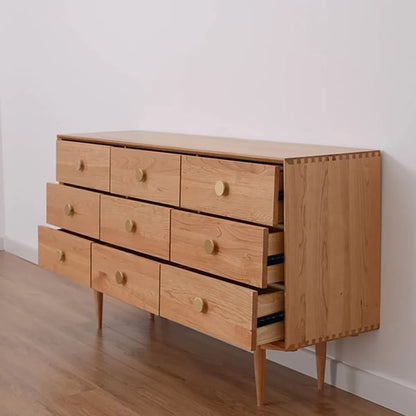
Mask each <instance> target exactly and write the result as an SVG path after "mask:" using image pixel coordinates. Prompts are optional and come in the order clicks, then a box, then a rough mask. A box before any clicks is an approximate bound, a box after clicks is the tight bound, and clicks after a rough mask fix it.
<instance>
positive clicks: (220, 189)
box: [215, 181, 228, 196]
mask: <svg viewBox="0 0 416 416" xmlns="http://www.w3.org/2000/svg"><path fill="white" fill-rule="evenodd" d="M227 189H228V186H227V184H226V183H225V182H223V181H217V182H215V193H216V194H217V195H218V196H224V195H226V194H227Z"/></svg>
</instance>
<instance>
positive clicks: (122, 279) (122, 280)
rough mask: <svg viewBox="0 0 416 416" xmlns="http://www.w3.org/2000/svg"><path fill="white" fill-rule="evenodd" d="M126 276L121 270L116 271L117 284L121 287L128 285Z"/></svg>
mask: <svg viewBox="0 0 416 416" xmlns="http://www.w3.org/2000/svg"><path fill="white" fill-rule="evenodd" d="M126 279H127V278H126V275H125V274H124V273H123V272H120V271H119V270H117V271H116V282H117V283H118V284H119V285H124V283H126Z"/></svg>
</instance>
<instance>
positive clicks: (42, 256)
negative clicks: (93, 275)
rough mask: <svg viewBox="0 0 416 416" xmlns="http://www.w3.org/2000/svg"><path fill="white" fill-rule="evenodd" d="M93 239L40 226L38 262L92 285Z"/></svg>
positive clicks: (49, 268) (54, 270) (85, 284)
mask: <svg viewBox="0 0 416 416" xmlns="http://www.w3.org/2000/svg"><path fill="white" fill-rule="evenodd" d="M90 259H91V241H89V240H87V239H85V238H81V237H77V236H75V235H72V234H69V233H66V232H64V231H60V230H53V229H51V228H48V227H42V226H39V227H38V264H39V266H40V267H43V268H44V269H47V270H50V271H51V272H54V273H56V274H60V275H61V276H65V277H68V278H69V279H71V280H74V281H76V282H78V283H81V284H82V285H84V286H87V287H90V286H91V282H90V270H91V268H90V266H91V264H90Z"/></svg>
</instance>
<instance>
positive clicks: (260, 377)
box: [254, 347, 266, 406]
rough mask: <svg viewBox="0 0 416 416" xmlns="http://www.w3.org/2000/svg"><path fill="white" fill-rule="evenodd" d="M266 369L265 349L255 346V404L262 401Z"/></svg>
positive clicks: (258, 404) (260, 403) (259, 404)
mask: <svg viewBox="0 0 416 416" xmlns="http://www.w3.org/2000/svg"><path fill="white" fill-rule="evenodd" d="M265 370H266V350H263V349H261V348H260V347H257V349H256V351H254V377H255V379H256V394H257V406H261V405H262V404H263V403H264V376H265Z"/></svg>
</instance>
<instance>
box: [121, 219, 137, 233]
mask: <svg viewBox="0 0 416 416" xmlns="http://www.w3.org/2000/svg"><path fill="white" fill-rule="evenodd" d="M124 226H125V228H126V231H127V232H128V233H134V232H135V231H136V223H135V222H134V221H133V220H126V222H125V223H124Z"/></svg>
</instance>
